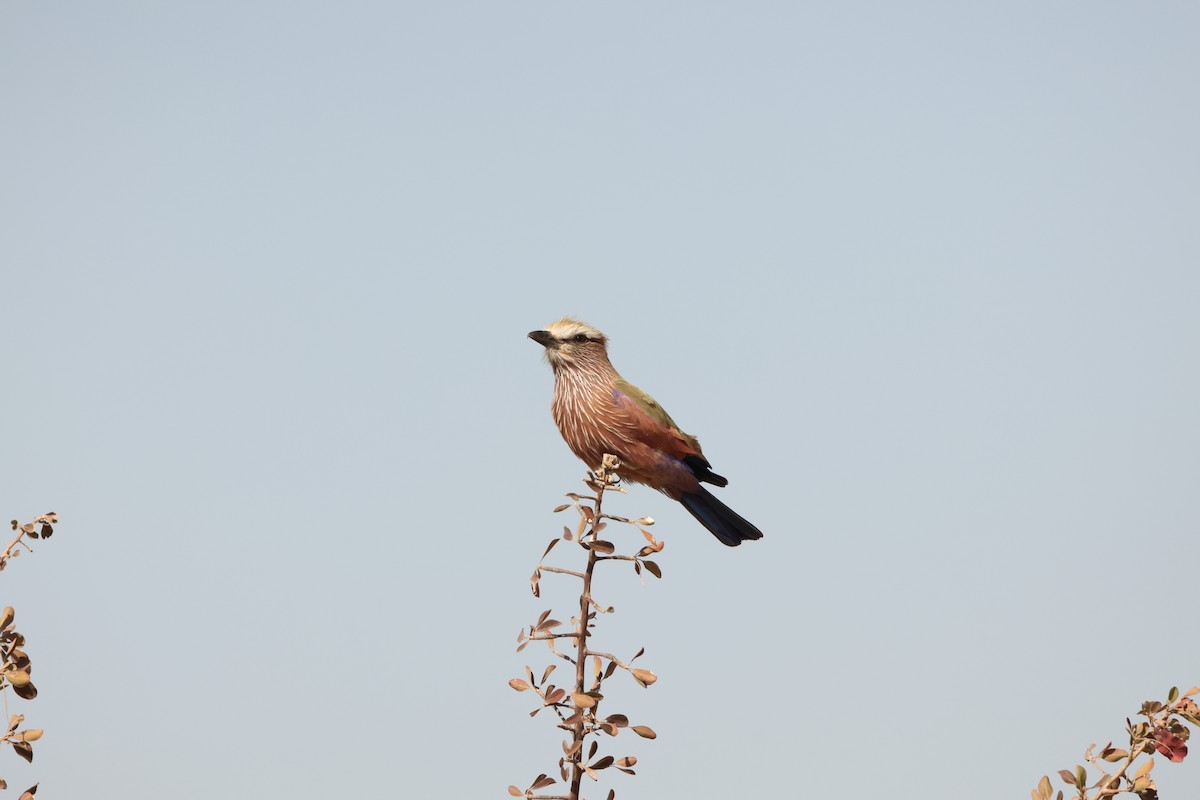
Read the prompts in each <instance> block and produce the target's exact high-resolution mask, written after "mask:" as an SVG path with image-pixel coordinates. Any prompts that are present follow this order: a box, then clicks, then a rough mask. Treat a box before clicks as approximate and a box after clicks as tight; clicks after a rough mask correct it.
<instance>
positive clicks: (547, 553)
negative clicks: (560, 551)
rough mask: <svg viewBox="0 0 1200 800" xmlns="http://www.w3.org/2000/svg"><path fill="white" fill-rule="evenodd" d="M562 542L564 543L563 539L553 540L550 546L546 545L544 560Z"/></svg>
mask: <svg viewBox="0 0 1200 800" xmlns="http://www.w3.org/2000/svg"><path fill="white" fill-rule="evenodd" d="M561 541H562V540H561V539H551V540H550V544H548V545H546V552H544V553H542V558H545V557H546V556H548V555H550V551H551V550H553V549H554V545H556V544H558V543H559V542H561Z"/></svg>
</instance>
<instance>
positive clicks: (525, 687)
mask: <svg viewBox="0 0 1200 800" xmlns="http://www.w3.org/2000/svg"><path fill="white" fill-rule="evenodd" d="M508 685H509V686H511V687H513V688H514V689H516V690H517V691H518V692H527V691H529V690H530V689H531V688H532V687H531V686H530V685H529V684H528V683H526V682H525V681H523V680H521V679H520V678H513V679H512V680H511V681H509V682H508Z"/></svg>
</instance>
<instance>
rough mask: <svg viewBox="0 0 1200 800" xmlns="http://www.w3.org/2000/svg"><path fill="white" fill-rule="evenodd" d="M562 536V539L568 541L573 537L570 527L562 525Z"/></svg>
mask: <svg viewBox="0 0 1200 800" xmlns="http://www.w3.org/2000/svg"><path fill="white" fill-rule="evenodd" d="M562 537H563V538H564V539H566V540H567V541H568V542H569V541H571V540H572V539H573V538H574V537H573V536H571V529H570V528H568V527H567V526H566V525H563V535H562Z"/></svg>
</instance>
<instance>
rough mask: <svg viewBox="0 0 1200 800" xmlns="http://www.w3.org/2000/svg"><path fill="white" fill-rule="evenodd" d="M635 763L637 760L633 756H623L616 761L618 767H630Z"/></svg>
mask: <svg viewBox="0 0 1200 800" xmlns="http://www.w3.org/2000/svg"><path fill="white" fill-rule="evenodd" d="M636 763H637V758H636V757H635V756H625V757H624V758H620V759H617V766H618V767H632V766H633V765H634V764H636Z"/></svg>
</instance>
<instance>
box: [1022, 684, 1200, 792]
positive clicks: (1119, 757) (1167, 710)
mask: <svg viewBox="0 0 1200 800" xmlns="http://www.w3.org/2000/svg"><path fill="white" fill-rule="evenodd" d="M1197 694H1200V687H1197V686H1193V687H1192V688H1191V689H1188V690H1187V691H1186V692H1183V693H1182V694H1180V692H1179V689H1178V688H1172V689H1171V691H1169V692H1168V693H1167V702H1166V703H1161V702H1159V701H1157V700H1147V701H1146V702H1144V703H1142V708H1141V710H1140V711H1139V712H1138V716H1142V717H1145V718H1146V721H1145V722H1137V723H1134V722H1132V721H1130V720H1129V719H1126V720H1125V729H1126V731H1127V732H1128V733H1129V749H1128V750H1122V749H1119V748H1115V747H1113V746H1112V742H1109V743H1108V744H1106V745H1105V746H1104V747H1103V748H1102V749H1101V750H1100V753H1099V754H1093V752H1092V751H1093V750H1095V748H1096V745H1095V744H1092V745H1090V746H1089V747H1088V749H1087V750H1086V751H1085V752H1084V760H1085V761H1087V762H1088V763H1090V764H1091V765H1092V766H1093V767H1094V768H1095V769H1096V771H1097V772H1098V773H1099V777H1098V778H1097V779H1096V781H1095V783H1092V782H1091V781H1090V779H1089V777H1088V770H1087V768H1086V767H1084V766H1083V765H1081V764H1080V765H1076V767H1075V769H1074V770H1068V769H1060V770H1059V771H1058V775H1059V777H1060V778H1062V780H1063V782H1064V783H1065V784H1067V785H1068V786H1070V787H1072V788H1073V789H1074V790H1075V792H1076V795H1075V796H1076V797H1077V798H1079V800H1104V798H1108V797H1114V796H1116V795H1118V794H1125V793H1128V794H1136V795H1137V796H1138V797H1139V798H1140V800H1158V789H1157V787H1155V785H1154V780H1153V779H1152V778H1151V777H1150V771H1151V770H1152V769H1154V759H1153V758H1151V759H1149V760H1148V761H1144V762H1142V764H1141V766H1139V767H1138V768H1137V770H1135V771H1134V772H1133V774H1132V775H1130V774H1129V768H1130V767H1132V766H1133V764H1134V762H1135V761H1137V759H1138V758H1139V757H1140V756H1142V755H1144V754H1146V753H1150V752H1154V751H1157V752H1158V754H1159V755H1162V756H1166V758H1167V760H1168V761H1183V759H1184V758H1185V757H1186V756H1187V753H1188V749H1187V740H1188V737H1189V736H1190V735H1191V730H1190V729H1189V728H1188V727H1187V725H1185V724H1184V722H1185V721H1186V722H1187V723H1189V724H1191V725H1195V726H1200V707H1197V705H1196V701H1194V700H1193V699H1192V697H1193V696H1194V695H1197ZM1102 762H1104V763H1102ZM1105 763H1108V764H1119V765H1120V767H1119V768H1118V769H1117V771H1116V772H1113V773H1111V774H1109V773H1108V772H1106V771H1105ZM1053 791H1054V790H1053V788H1052V787H1051V785H1050V778H1049V776H1046V775H1043V776H1042V780H1041V781H1040V782H1039V783H1038V785H1037V787H1036V788H1035V789H1034V790H1033V792H1032V793H1031V796H1032V800H1051V795H1052V794H1053ZM1055 800H1063V793H1062V790H1061V789H1060V790H1059V791H1058V794H1057V795H1056V796H1055Z"/></svg>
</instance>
